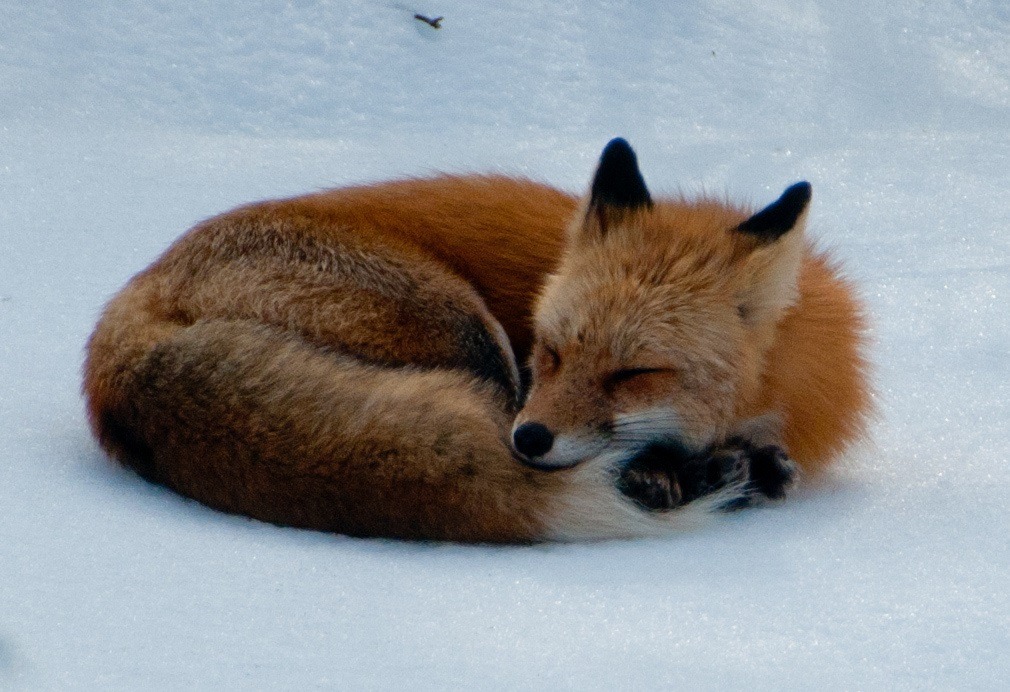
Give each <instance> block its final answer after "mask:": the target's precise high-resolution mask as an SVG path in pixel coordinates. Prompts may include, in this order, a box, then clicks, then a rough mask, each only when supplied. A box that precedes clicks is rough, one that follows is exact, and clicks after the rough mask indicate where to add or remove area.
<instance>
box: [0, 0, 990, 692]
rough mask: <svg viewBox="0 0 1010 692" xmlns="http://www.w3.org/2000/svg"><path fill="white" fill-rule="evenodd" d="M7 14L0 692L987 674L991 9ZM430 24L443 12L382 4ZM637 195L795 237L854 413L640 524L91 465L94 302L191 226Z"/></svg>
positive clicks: (534, 2) (981, 682)
mask: <svg viewBox="0 0 1010 692" xmlns="http://www.w3.org/2000/svg"><path fill="white" fill-rule="evenodd" d="M425 1H426V2H431V4H430V5H424V6H421V5H412V4H407V3H395V2H366V1H365V0H357V1H352V0H345V1H343V2H323V1H320V2H281V1H269V2H268V1H265V0H263V1H259V2H216V3H201V2H147V3H123V2H112V1H111V0H92V1H91V2H87V3H68V2H57V1H55V0H50V1H48V2H46V1H44V0H39V1H37V2H36V1H33V2H8V3H5V4H4V5H3V7H0V241H2V248H0V688H7V687H12V688H16V689H53V688H56V689H60V688H72V689H156V688H160V689H180V688H204V689H232V688H259V689H267V688H282V689H283V688H289V689H305V688H318V687H338V688H344V689H355V688H362V687H369V688H372V687H380V688H391V687H399V688H403V687H407V686H410V687H414V686H419V687H424V688H446V687H464V686H465V687H481V688H508V689H515V688H541V689H545V688H558V687H560V688H568V689H583V688H632V687H638V688H643V687H644V688H658V687H666V688H703V689H706V688H707V689H713V688H715V689H718V688H731V687H735V688H739V687H743V686H750V687H757V688H765V689H769V688H776V689H777V688H801V689H813V688H817V689H820V688H825V689H923V688H942V689H950V688H965V689H980V688H981V689H1003V688H1007V687H1010V597H1008V586H1007V584H1008V575H1010V459H1008V451H1007V450H1008V448H1010V308H1008V302H1010V50H1008V48H1007V47H1008V46H1010V9H1008V5H1007V4H1006V3H1005V2H1003V1H1002V0H975V1H973V2H969V1H968V0H962V1H958V2H955V1H954V0H937V1H936V2H930V3H928V4H924V3H921V2H915V1H913V0H895V1H894V2H889V3H876V2H871V1H870V0H848V1H844V0H836V1H829V0H807V1H805V2H804V1H802V0H801V1H799V2H786V1H785V0H759V1H755V2H750V3H739V2H731V1H729V0H710V1H709V2H699V3H674V2H660V1H658V0H656V1H653V2H632V1H630V0H628V1H626V2H618V1H612V2H595V3H579V2H563V1H562V2H550V1H548V0H498V1H497V2H493V3H472V2H461V1H459V0H425ZM415 12H421V13H424V14H427V15H429V16H438V15H444V17H445V19H444V20H443V22H442V28H441V29H440V30H435V29H432V28H430V27H428V26H426V25H424V24H421V23H420V22H418V21H416V20H414V19H413V18H412V17H413V14H414V13H415ZM615 135H622V136H624V137H627V138H628V139H629V140H630V141H631V142H632V144H633V145H634V146H635V147H636V149H637V151H638V153H639V158H640V162H641V164H642V168H643V171H644V173H645V176H646V180H647V181H648V182H649V184H650V186H651V187H652V188H653V190H654V192H662V191H663V190H666V191H670V192H677V191H681V190H682V191H684V192H686V193H695V192H701V191H708V192H710V193H717V194H723V193H726V194H728V195H730V196H732V197H734V198H741V199H745V200H749V201H752V202H754V203H755V204H761V203H764V202H767V201H771V200H772V199H774V198H775V197H776V196H777V195H778V194H779V192H781V190H782V189H783V188H784V187H785V186H786V185H788V184H790V183H792V182H794V181H796V180H800V179H806V180H810V181H811V183H812V184H813V186H814V203H813V209H812V214H811V228H812V231H813V233H814V234H815V235H816V236H817V237H818V238H819V239H820V240H821V241H822V243H823V244H824V245H826V246H829V247H832V248H833V249H834V250H835V252H836V254H837V255H838V256H839V257H840V258H842V259H843V260H844V261H845V263H846V265H847V267H848V271H849V273H850V275H851V276H852V277H853V278H854V279H855V280H856V281H857V282H858V283H859V285H860V286H861V288H862V291H863V293H864V295H865V297H866V299H867V301H868V304H869V306H870V310H871V313H872V316H873V322H874V327H873V338H874V340H875V346H874V350H873V359H874V362H875V364H876V370H877V377H876V381H877V389H878V392H879V396H878V400H879V409H880V416H879V418H878V420H877V421H876V423H875V424H874V426H873V439H872V442H870V443H868V444H866V445H864V446H863V447H862V448H860V449H858V450H856V451H854V452H853V453H852V454H850V455H849V456H848V457H847V458H846V459H845V460H844V461H843V463H842V464H840V466H839V469H838V471H837V473H836V474H834V476H833V477H832V478H831V479H829V481H828V482H827V483H826V484H825V485H823V486H820V487H807V488H805V489H804V490H802V491H801V492H800V493H799V494H798V495H797V496H796V497H795V498H793V499H791V500H789V501H788V502H786V503H785V504H783V505H779V506H774V507H769V508H766V509H761V510H757V511H748V512H744V513H740V514H736V515H733V516H730V517H726V518H720V519H718V520H716V521H715V522H713V523H712V524H711V525H710V526H708V527H706V528H703V529H700V530H698V531H695V532H692V533H688V534H683V535H678V536H672V537H670V538H668V539H663V540H649V541H629V542H618V543H614V542H612V543H601V544H589V545H545V546H536V547H521V548H490V547H467V546H453V545H427V544H411V543H397V542H389V541H378V540H356V539H349V538H345V537H340V536H330V535H323V534H316V533H311V532H303V531H295V530H290V529H281V528H276V527H273V526H269V525H264V524H260V523H257V522H252V521H249V520H246V519H243V518H238V517H231V516H225V515H222V514H219V513H216V512H213V511H211V510H208V509H205V508H203V507H202V506H200V505H198V504H196V503H193V502H190V501H188V500H185V499H182V498H180V497H178V496H176V495H174V494H172V493H170V492H168V491H165V490H163V489H159V488H155V487H152V486H150V485H148V484H146V483H145V482H143V481H142V480H140V479H139V478H137V477H136V476H134V475H133V474H132V473H129V472H127V471H124V470H122V469H120V468H119V467H117V466H115V465H113V464H112V463H110V462H108V461H107V460H106V459H105V457H104V456H103V455H102V454H101V453H100V451H99V450H98V449H97V447H96V445H95V443H94V442H93V441H92V440H91V438H90V436H89V434H88V432H87V428H86V424H85V420H84V415H83V411H82V405H81V400H80V397H79V394H78V386H79V384H78V381H79V369H80V363H81V354H82V347H83V343H84V341H85V339H86V338H87V335H88V334H89V332H90V330H91V327H92V326H93V324H94V321H95V319H96V318H97V316H98V314H99V310H100V309H101V306H102V304H103V303H104V302H105V301H106V300H107V299H108V298H109V297H110V296H111V295H112V294H113V293H114V292H115V291H116V290H117V289H118V288H119V287H120V286H121V285H122V284H123V282H124V281H125V280H126V279H127V278H128V277H129V276H130V275H131V274H133V273H134V272H136V271H138V270H140V269H141V268H143V267H144V266H145V265H146V264H148V263H149V262H150V261H151V260H152V259H154V257H156V256H157V254H158V253H159V252H160V251H161V250H163V249H164V248H165V247H167V245H168V244H169V243H170V242H171V241H172V240H173V239H174V238H175V237H176V236H178V235H179V234H180V233H181V232H182V231H184V230H185V229H186V228H187V227H189V226H190V225H192V224H193V223H194V222H196V221H197V220H199V219H201V218H204V217H206V216H209V215H211V214H214V213H216V212H220V211H223V210H225V209H228V208H230V207H233V206H235V205H237V204H239V203H242V202H247V201H251V200H255V199H260V198H264V197H274V196H281V195H290V194H296V193H299V192H305V191H309V190H314V189H318V188H321V187H326V186H331V185H337V184H344V183H350V182H360V181H369V180H377V179H381V178H386V177H391V176H398V175H418V174H424V173H426V172H429V171H434V170H449V171H467V170H482V171H487V170H492V171H501V172H509V173H518V174H523V175H528V176H532V177H535V178H538V179H542V180H545V181H549V182H552V183H555V184H558V185H560V186H563V187H565V188H567V189H570V190H573V191H577V190H580V189H581V188H582V187H583V186H584V185H585V184H586V183H587V181H588V179H589V176H590V175H591V173H592V169H593V166H594V163H595V159H596V157H597V156H598V153H599V150H600V149H601V147H602V145H603V144H604V143H605V142H606V141H607V140H608V139H609V138H610V137H612V136H615Z"/></svg>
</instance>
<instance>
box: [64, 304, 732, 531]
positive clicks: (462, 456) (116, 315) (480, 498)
mask: <svg viewBox="0 0 1010 692" xmlns="http://www.w3.org/2000/svg"><path fill="white" fill-rule="evenodd" d="M126 300H127V299H126V298H125V297H124V298H123V301H126ZM121 302H122V301H121ZM130 302H132V304H120V303H117V302H116V301H114V302H113V304H112V305H110V307H109V309H108V311H107V313H106V315H105V317H104V318H103V320H102V322H100V323H99V326H98V328H97V329H96V332H95V334H94V335H93V337H92V339H91V341H90V343H89V345H88V358H87V362H86V365H85V382H84V392H85V396H86V397H87V400H88V408H89V414H90V417H91V423H92V426H93V428H94V431H95V433H96V435H97V437H98V438H99V440H100V441H101V443H102V445H103V446H104V447H105V448H106V449H107V450H108V451H109V452H110V453H111V454H112V455H114V456H116V457H118V458H119V459H121V460H122V461H123V462H124V463H126V464H128V465H130V466H132V467H133V468H135V469H136V470H137V471H138V472H139V473H140V474H141V475H143V476H144V477H145V478H148V479H149V480H151V481H154V482H157V483H162V484H165V485H167V486H169V487H171V488H173V489H175V490H177V491H178V492H180V493H182V494H184V495H187V496H189V497H192V498H195V499H196V500H199V501H200V502H202V503H204V504H207V505H209V506H211V507H215V508H217V509H221V510H224V511H227V512H234V513H240V514H244V515H248V516H251V517H255V518H257V519H261V520H264V521H269V522H273V523H277V524H284V525H290V526H299V527H306V528H312V529H320V530H326V531H334V532H340V533H346V534H352V535H369V536H393V537H404V538H431V539H449V540H466V541H530V540H539V539H547V538H550V539H585V538H605V537H624V536H635V535H643V534H653V533H657V532H660V531H667V530H669V529H670V528H671V527H672V526H676V525H681V524H683V523H684V522H685V520H687V519H688V517H691V516H697V515H699V514H702V513H703V510H704V509H705V507H702V506H701V505H698V504H697V503H695V505H693V507H689V508H687V509H686V510H678V511H677V512H672V513H663V514H659V513H649V512H645V511H643V510H641V509H640V508H639V507H638V506H637V505H635V504H634V503H633V502H631V501H629V500H627V499H626V498H625V497H624V496H623V495H621V493H620V492H619V491H617V490H616V489H615V484H614V479H613V471H612V470H611V469H610V468H609V466H608V464H607V462H606V459H600V460H596V461H594V462H591V463H588V464H584V465H582V466H580V467H578V468H576V469H573V470H570V471H560V472H554V473H545V472H540V471H535V470H532V469H528V468H526V467H524V466H522V465H521V464H520V463H518V462H517V461H516V460H515V459H513V458H512V456H511V454H510V452H509V448H508V446H507V442H506V439H507V434H508V429H509V424H510V420H509V417H508V415H507V414H506V413H505V410H504V406H503V405H502V402H500V401H499V400H498V395H497V394H496V393H495V392H494V391H492V390H491V389H490V388H489V387H485V386H484V385H482V384H480V383H479V382H478V381H476V380H474V379H473V378H471V377H470V376H468V375H467V374H465V373H462V372H454V371H445V370H435V371H421V370H411V369H404V368H397V369H393V368H384V367H379V366H373V365H368V364H365V363H362V362H360V361H358V360H356V359H354V358H351V357H348V356H344V355H341V354H337V353H333V352H328V351H324V350H322V349H319V348H317V347H315V346H312V345H310V344H308V343H307V342H305V341H303V340H302V339H301V338H300V337H298V336H297V335H296V334H292V333H289V332H285V331H283V330H280V329H277V328H274V327H270V326H265V325H262V324H258V323H255V322H251V321H226V320H211V321H203V322H197V323H195V324H192V325H185V324H177V323H173V322H172V321H171V320H166V319H164V318H163V316H161V315H154V314H153V313H151V312H150V311H145V310H144V309H141V308H139V307H138V305H137V303H136V302H135V301H130ZM718 501H719V498H709V499H708V500H706V506H709V505H715V504H717V503H718ZM692 509H693V510H695V511H692ZM697 510H702V511H700V512H699V511H697Z"/></svg>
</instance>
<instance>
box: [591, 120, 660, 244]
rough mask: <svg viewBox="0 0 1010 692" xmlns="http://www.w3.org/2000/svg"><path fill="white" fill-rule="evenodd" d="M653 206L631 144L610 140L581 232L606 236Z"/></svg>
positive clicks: (596, 176)
mask: <svg viewBox="0 0 1010 692" xmlns="http://www.w3.org/2000/svg"><path fill="white" fill-rule="evenodd" d="M651 208H652V196H651V195H650V194H649V190H648V188H646V187H645V180H644V179H643V178H642V172H641V171H640V170H638V158H637V157H636V156H635V152H634V150H632V148H631V145H630V144H628V143H627V141H625V140H624V139H621V138H620V137H618V138H616V139H612V140H610V142H609V143H608V144H607V146H606V147H604V149H603V154H602V155H601V156H600V164H599V166H597V168H596V175H595V176H593V186H592V188H591V189H590V192H589V204H588V205H587V207H586V214H585V218H584V219H582V223H581V226H582V227H581V229H579V230H580V231H581V234H582V235H583V236H587V235H588V236H590V237H602V236H603V235H606V233H607V231H608V230H609V229H611V228H613V227H614V226H616V225H617V224H620V223H621V221H622V220H624V219H625V218H627V216H628V215H629V214H634V213H636V212H639V211H642V210H645V209H651Z"/></svg>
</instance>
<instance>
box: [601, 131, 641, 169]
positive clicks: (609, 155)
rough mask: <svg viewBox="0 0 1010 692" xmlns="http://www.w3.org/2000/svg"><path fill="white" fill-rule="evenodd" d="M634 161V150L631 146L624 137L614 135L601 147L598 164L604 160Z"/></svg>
mask: <svg viewBox="0 0 1010 692" xmlns="http://www.w3.org/2000/svg"><path fill="white" fill-rule="evenodd" d="M629 160H630V161H635V160H636V157H635V150H634V149H632V148H631V145H630V144H628V140H626V139H625V138H624V137H614V138H613V139H612V140H610V141H609V142H607V146H605V147H603V153H602V154H600V164H601V165H602V164H603V162H604V161H615V162H616V161H629Z"/></svg>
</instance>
